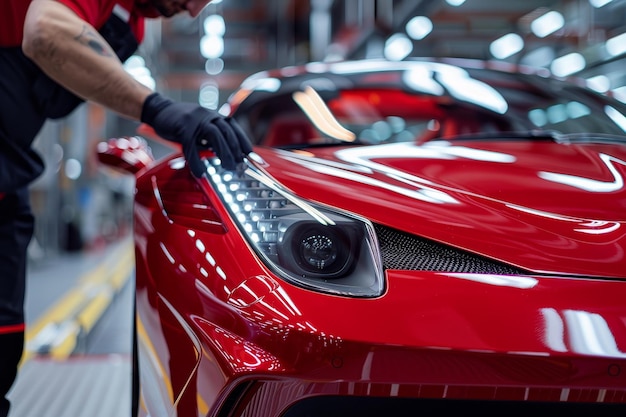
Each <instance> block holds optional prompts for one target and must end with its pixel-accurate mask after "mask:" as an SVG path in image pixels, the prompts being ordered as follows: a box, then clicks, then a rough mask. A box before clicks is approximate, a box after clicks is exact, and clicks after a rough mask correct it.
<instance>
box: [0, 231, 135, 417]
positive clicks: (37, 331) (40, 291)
mask: <svg viewBox="0 0 626 417" xmlns="http://www.w3.org/2000/svg"><path fill="white" fill-rule="evenodd" d="M132 250H133V248H132V244H131V241H130V238H123V239H121V240H120V241H118V242H113V243H111V244H109V245H107V246H106V247H103V248H100V249H98V250H91V251H89V252H83V253H76V254H67V255H59V256H54V257H52V258H49V259H45V258H44V259H42V260H40V261H38V262H37V263H36V264H32V265H30V266H29V268H30V269H29V274H28V282H27V299H26V320H27V333H26V338H27V343H26V346H27V348H26V352H25V356H24V359H23V361H22V364H21V367H20V371H19V374H18V378H17V380H16V382H15V384H14V386H13V388H12V390H11V392H10V393H9V399H10V400H11V402H12V408H11V412H10V414H9V417H40V416H44V415H45V416H51V417H83V416H84V417H113V416H115V417H125V416H130V408H131V406H130V392H131V377H132V373H131V372H132V371H131V332H132V319H133V317H132V299H133V295H134V293H133V288H134V287H133V283H134V269H133V266H132V265H133V264H132V260H133V255H132ZM42 352H43V353H42Z"/></svg>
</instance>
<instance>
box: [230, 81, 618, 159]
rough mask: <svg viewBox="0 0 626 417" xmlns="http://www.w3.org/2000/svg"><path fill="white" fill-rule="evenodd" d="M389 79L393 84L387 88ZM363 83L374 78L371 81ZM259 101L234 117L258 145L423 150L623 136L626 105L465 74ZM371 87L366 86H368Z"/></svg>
mask: <svg viewBox="0 0 626 417" xmlns="http://www.w3.org/2000/svg"><path fill="white" fill-rule="evenodd" d="M392 74H393V75H394V76H395V77H396V78H397V79H396V80H395V81H396V82H395V83H391V82H389V80H390V79H392V78H393V77H392ZM368 76H369V77H373V76H376V74H369V75H368ZM383 78H384V79H385V82H384V83H380V82H378V83H377V84H374V85H365V83H363V84H364V85H365V86H364V87H357V86H358V85H359V83H354V85H353V86H351V87H350V88H343V89H328V88H326V89H316V88H314V85H315V83H312V82H310V81H311V80H310V79H309V80H308V81H309V83H308V84H307V83H305V84H303V87H301V88H300V89H298V90H297V91H291V92H289V93H287V92H284V93H281V92H277V93H272V94H268V93H263V94H264V97H263V98H262V99H259V100H258V101H255V103H254V105H253V106H249V107H248V110H245V111H242V112H240V113H239V114H238V115H237V117H238V118H239V120H240V121H241V122H242V124H243V125H245V126H246V127H247V128H248V130H249V132H250V133H251V136H252V137H253V140H254V142H255V143H256V144H261V145H266V146H277V147H294V146H295V147H301V146H312V145H317V144H333V143H337V144H340V143H343V144H345V143H359V144H363V143H365V144H379V143H384V142H407V141H408V142H410V141H414V142H417V143H423V142H426V141H429V140H435V139H450V138H454V137H458V136H460V135H480V134H489V136H490V137H493V135H494V134H497V133H499V132H522V133H524V132H528V133H530V132H532V133H533V134H532V136H533V137H536V136H538V135H537V132H538V131H546V132H551V133H552V134H554V133H556V134H559V133H560V134H602V135H620V136H624V135H625V132H626V116H625V115H626V110H625V106H624V104H622V103H620V102H618V101H616V100H613V99H611V98H609V97H607V96H604V95H601V94H598V93H595V92H592V91H590V90H587V89H584V88H581V87H579V86H576V85H574V84H570V83H566V82H562V81H559V80H555V79H550V78H544V77H540V76H537V75H530V74H510V73H502V72H497V71H490V70H485V69H480V70H478V69H468V70H464V71H463V72H457V73H454V74H453V75H446V74H436V73H433V74H432V75H431V76H429V77H423V76H422V77H420V78H415V79H411V78H409V77H407V75H406V73H405V74H402V73H401V72H398V73H385V74H384V77H383ZM370 84H371V83H370Z"/></svg>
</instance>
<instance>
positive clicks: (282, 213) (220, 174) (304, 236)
mask: <svg viewBox="0 0 626 417" xmlns="http://www.w3.org/2000/svg"><path fill="white" fill-rule="evenodd" d="M207 162H208V165H207V174H208V179H209V181H210V182H211V184H212V186H213V187H214V189H216V190H217V191H218V194H219V195H220V198H221V199H222V201H223V202H224V205H225V207H226V208H227V209H228V210H229V212H230V213H231V215H232V218H233V220H234V221H235V224H237V226H238V227H239V229H240V230H241V232H242V234H243V235H244V236H245V237H246V239H247V240H248V242H249V243H250V245H251V246H252V247H253V248H254V250H255V252H256V253H257V254H258V255H259V258H260V259H262V260H263V261H264V262H265V263H266V265H267V266H268V267H270V268H271V269H272V270H274V271H275V272H276V274H277V275H278V276H280V277H282V278H284V279H285V280H286V281H289V282H291V283H294V284H296V285H299V286H302V287H306V288H309V289H312V290H315V291H322V292H328V293H333V294H338V295H345V296H352V297H376V296H379V295H381V294H382V292H383V287H384V285H383V283H384V279H383V271H382V261H381V255H380V252H379V249H378V242H377V240H376V235H375V232H374V228H373V226H372V224H371V223H370V222H369V221H368V220H366V219H363V218H361V217H359V216H356V215H354V214H352V213H347V212H343V211H340V210H337V209H335V208H332V207H326V206H321V205H319V204H316V203H312V202H309V201H306V200H303V199H301V198H299V197H298V196H296V195H295V194H294V193H292V192H291V191H289V190H287V189H286V188H284V187H283V186H282V185H280V184H278V183H277V182H276V181H274V180H273V179H272V178H271V177H269V176H268V175H267V174H266V173H265V172H263V171H261V170H260V169H258V168H257V167H256V166H255V165H253V164H252V163H251V162H249V161H247V162H246V163H245V164H242V166H241V167H240V168H239V169H237V170H236V171H225V170H223V169H222V168H221V167H220V166H219V160H216V159H213V160H207Z"/></svg>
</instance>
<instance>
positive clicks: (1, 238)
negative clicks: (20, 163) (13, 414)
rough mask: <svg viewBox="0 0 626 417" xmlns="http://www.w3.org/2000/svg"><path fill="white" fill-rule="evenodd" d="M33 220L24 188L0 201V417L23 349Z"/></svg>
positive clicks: (6, 409) (27, 195)
mask: <svg viewBox="0 0 626 417" xmlns="http://www.w3.org/2000/svg"><path fill="white" fill-rule="evenodd" d="M33 229H34V217H33V215H32V213H31V210H30V202H29V194H28V190H27V189H26V188H25V187H24V188H21V189H19V190H18V191H15V192H9V193H6V194H5V195H4V197H3V198H2V199H0V417H6V416H7V415H8V412H9V401H8V400H7V398H6V394H7V392H8V391H9V390H10V388H11V387H12V385H13V383H14V380H15V376H16V373H17V367H18V364H19V361H20V359H21V357H22V349H23V347H24V290H25V285H26V264H27V254H26V251H27V248H28V244H29V242H30V239H31V237H32V235H33Z"/></svg>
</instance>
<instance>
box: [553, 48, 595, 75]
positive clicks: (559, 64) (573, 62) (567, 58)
mask: <svg viewBox="0 0 626 417" xmlns="http://www.w3.org/2000/svg"><path fill="white" fill-rule="evenodd" d="M585 65H587V62H586V61H585V58H584V57H583V56H582V55H581V54H579V53H578V52H572V53H571V54H567V55H563V56H562V57H559V58H557V59H555V60H554V61H553V62H552V65H551V66H550V71H552V73H553V74H554V75H556V76H557V77H566V76H568V75H571V74H573V73H575V72H578V71H580V70H582V69H583V68H585Z"/></svg>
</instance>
